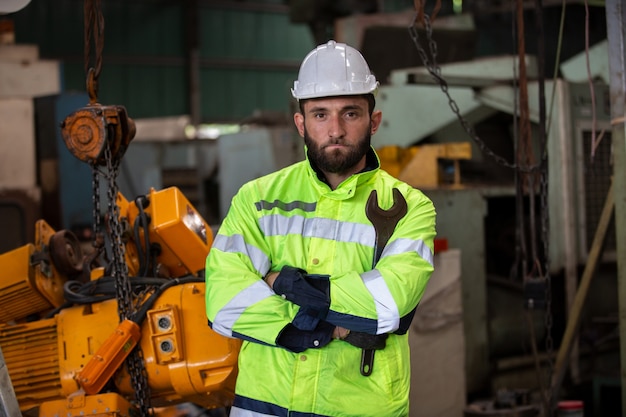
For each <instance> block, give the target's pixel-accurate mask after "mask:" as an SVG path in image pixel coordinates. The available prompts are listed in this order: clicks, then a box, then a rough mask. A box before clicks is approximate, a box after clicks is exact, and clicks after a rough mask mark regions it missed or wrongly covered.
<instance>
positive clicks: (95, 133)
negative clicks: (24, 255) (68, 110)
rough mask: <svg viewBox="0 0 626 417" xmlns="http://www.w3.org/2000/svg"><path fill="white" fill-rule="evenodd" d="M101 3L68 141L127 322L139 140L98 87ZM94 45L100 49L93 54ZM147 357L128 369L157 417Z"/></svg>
mask: <svg viewBox="0 0 626 417" xmlns="http://www.w3.org/2000/svg"><path fill="white" fill-rule="evenodd" d="M101 3H102V2H101V0H85V2H84V23H85V30H84V46H85V72H86V79H87V80H86V90H87V93H88V95H89V104H88V105H87V106H86V107H83V108H81V109H78V110H76V111H75V112H73V113H72V114H70V115H69V116H67V117H66V118H65V120H64V121H63V123H62V125H61V128H62V135H63V140H64V141H65V144H66V146H67V148H68V149H69V151H70V152H71V153H72V154H73V155H74V156H75V157H76V158H78V159H80V160H81V161H83V162H86V163H88V164H89V165H90V166H91V168H92V172H93V176H92V188H93V190H92V192H93V196H92V198H93V206H94V207H93V231H94V242H93V246H94V250H95V251H96V252H97V253H102V252H103V251H104V246H105V240H106V239H105V236H107V237H108V238H109V241H110V244H111V256H112V259H111V260H110V264H109V266H108V267H109V269H110V273H111V275H112V276H113V277H114V281H115V292H116V299H117V305H118V307H117V309H118V315H119V319H120V322H121V321H122V320H125V319H129V318H130V317H131V316H132V315H133V314H134V312H135V311H134V310H135V307H134V302H133V294H132V290H131V285H130V278H129V276H128V265H127V264H126V247H125V243H124V238H123V237H124V233H125V227H124V225H123V224H122V221H121V219H120V208H119V206H118V204H117V196H118V193H119V188H118V185H117V177H118V173H119V167H120V163H121V161H122V156H123V155H124V153H125V151H126V149H127V148H128V145H129V143H130V141H131V140H132V139H133V137H134V136H135V123H134V122H133V120H132V119H131V118H130V117H128V114H127V112H126V109H125V108H124V107H123V106H118V105H111V106H104V105H102V104H100V103H99V102H98V81H99V77H100V73H101V71H102V54H103V50H104V17H103V13H102V7H101V5H102V4H101ZM92 42H93V43H94V47H95V48H94V49H95V51H94V53H93V54H92V48H91V46H92ZM92 55H93V61H94V62H92ZM92 64H93V65H92ZM101 178H103V179H104V181H105V186H106V196H107V200H108V205H107V209H106V216H105V217H106V225H105V227H104V229H105V230H104V232H103V230H102V225H101V219H100V217H101V213H100V209H101V202H100V179H101ZM142 356H143V355H142V352H141V348H140V346H139V345H137V346H136V347H135V349H134V350H133V352H132V353H131V354H130V355H129V356H128V357H127V359H126V366H127V367H128V372H129V375H130V378H131V382H132V385H133V389H134V391H135V401H136V403H137V406H138V408H139V413H140V415H142V416H148V415H151V414H152V413H151V405H150V390H149V386H148V378H147V373H146V370H145V366H144V363H143V357H142Z"/></svg>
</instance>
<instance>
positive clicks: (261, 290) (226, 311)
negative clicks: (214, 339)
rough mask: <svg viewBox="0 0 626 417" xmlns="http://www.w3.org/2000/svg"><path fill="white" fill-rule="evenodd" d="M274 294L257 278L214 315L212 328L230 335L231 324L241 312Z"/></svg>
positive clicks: (231, 330) (231, 331) (233, 323)
mask: <svg viewBox="0 0 626 417" xmlns="http://www.w3.org/2000/svg"><path fill="white" fill-rule="evenodd" d="M273 295H274V292H273V291H272V290H271V289H270V287H268V286H267V284H266V283H265V281H263V280H261V279H259V280H258V281H257V282H255V283H254V284H252V285H250V286H249V287H248V288H246V289H244V290H243V291H241V292H239V294H237V295H236V296H235V297H234V298H233V299H232V300H230V301H229V302H228V303H227V304H226V305H225V306H224V307H222V308H221V309H220V311H219V312H218V313H217V314H216V315H215V320H213V330H215V331H216V332H217V333H219V334H221V335H224V336H228V337H232V335H233V326H234V325H235V323H236V322H237V320H239V317H241V314H242V313H243V312H244V311H245V310H246V309H247V308H248V307H250V306H251V305H253V304H256V303H258V302H259V301H261V300H264V299H266V298H267V297H271V296H273Z"/></svg>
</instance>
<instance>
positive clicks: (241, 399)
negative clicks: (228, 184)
mask: <svg viewBox="0 0 626 417" xmlns="http://www.w3.org/2000/svg"><path fill="white" fill-rule="evenodd" d="M377 87H378V82H377V81H376V78H375V77H374V75H372V74H371V73H370V70H369V68H368V66H367V63H366V62H365V60H364V59H363V57H362V56H361V54H360V53H359V52H358V51H357V50H355V49H354V48H352V47H350V46H347V45H345V44H340V43H336V42H334V41H329V42H328V43H327V44H324V45H320V46H318V47H317V48H316V49H314V50H313V51H312V52H310V53H309V54H308V55H307V57H306V58H305V59H304V61H303V62H302V65H301V67H300V72H299V75H298V81H296V82H295V83H294V88H293V90H292V93H293V95H294V97H295V98H296V99H298V101H299V105H300V112H298V113H296V114H295V115H294V122H295V124H296V127H297V129H298V132H299V133H300V135H301V136H302V137H303V138H304V143H305V148H306V155H307V160H306V161H302V162H299V163H296V164H294V165H292V166H290V167H287V168H285V169H283V170H280V171H278V172H276V173H273V174H270V175H267V176H265V177H262V178H259V179H256V180H254V181H251V182H249V183H247V184H245V185H244V186H243V187H242V188H241V189H240V191H239V192H238V193H237V195H236V196H235V197H234V199H233V201H232V205H231V208H230V210H229V212H228V215H227V216H226V218H225V219H224V222H223V224H222V225H221V227H220V230H219V232H218V234H217V236H216V238H215V241H214V244H213V247H212V249H211V252H210V254H209V256H208V258H207V264H206V282H207V286H206V290H207V292H206V305H207V316H208V318H209V322H210V323H211V325H212V327H213V329H214V330H215V331H217V332H218V333H220V334H223V335H226V336H228V337H237V338H241V339H243V340H244V342H243V345H242V348H241V351H240V354H239V374H238V379H237V385H236V396H235V401H234V405H233V407H232V409H231V416H235V417H242V416H245V417H252V416H285V417H286V416H336V417H340V416H341V417H343V416H353V417H367V416H372V417H373V416H376V417H384V416H389V417H399V416H407V415H408V409H409V408H408V407H409V405H408V396H409V381H410V375H409V371H410V364H409V346H408V338H407V334H406V332H407V331H408V327H409V324H410V321H411V319H412V317H413V313H414V310H415V308H416V306H417V304H418V302H419V300H420V298H421V296H422V294H423V292H424V288H425V286H426V284H427V282H428V279H429V278H430V275H431V273H432V271H433V239H434V236H435V210H434V207H433V205H432V203H431V202H430V200H428V199H427V198H426V197H425V196H424V195H423V194H422V193H421V192H420V191H418V190H416V189H413V188H412V187H410V186H409V185H407V184H405V183H403V182H401V181H399V180H397V179H396V178H393V177H391V176H390V175H389V174H387V173H386V172H384V171H382V170H380V168H379V166H380V164H379V161H378V157H377V156H376V153H375V152H374V150H373V148H372V147H371V145H370V140H371V135H373V134H374V133H375V132H376V130H377V129H378V127H379V126H380V123H381V119H382V114H381V112H380V111H377V110H374V104H375V100H374V92H375V91H376V89H377ZM394 189H396V190H397V191H399V192H400V194H401V195H398V194H397V191H394ZM374 190H375V191H376V193H375V195H374V200H373V203H374V204H378V205H379V206H380V208H376V207H375V208H376V209H377V210H378V211H380V210H390V209H391V208H392V207H393V206H394V203H395V205H396V206H397V207H401V206H402V202H403V201H406V205H407V210H406V213H404V212H400V213H399V215H398V216H397V217H401V218H400V219H399V220H398V219H395V220H397V225H395V228H394V227H393V225H392V226H391V230H393V234H392V235H391V237H390V238H389V240H388V242H387V243H386V246H385V247H384V250H382V254H380V252H381V251H380V249H383V248H381V247H379V246H378V247H377V244H376V242H377V239H376V237H377V232H378V233H379V236H380V233H382V231H381V230H382V229H381V225H380V224H379V225H378V226H376V227H375V225H373V224H372V222H371V221H370V220H369V219H368V216H367V214H366V205H367V204H368V203H367V201H368V198H369V197H370V194H371V193H372V191H374ZM374 211H376V210H374ZM394 211H395V210H394ZM376 223H378V222H377V221H376ZM387 226H388V225H387ZM377 249H378V250H377ZM377 253H378V254H379V255H380V259H376V258H378V256H377V255H376V254H377ZM374 353H375V355H374ZM414 360H416V361H424V366H428V358H414Z"/></svg>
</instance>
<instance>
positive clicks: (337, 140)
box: [322, 138, 349, 148]
mask: <svg viewBox="0 0 626 417" xmlns="http://www.w3.org/2000/svg"><path fill="white" fill-rule="evenodd" d="M333 145H346V146H348V145H349V144H348V143H347V142H346V140H345V139H343V138H334V139H330V140H329V141H328V142H326V143H325V144H323V145H322V148H327V147H329V146H333Z"/></svg>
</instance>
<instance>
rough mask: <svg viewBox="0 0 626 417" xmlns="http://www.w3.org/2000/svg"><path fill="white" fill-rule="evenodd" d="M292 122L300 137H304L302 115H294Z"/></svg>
mask: <svg viewBox="0 0 626 417" xmlns="http://www.w3.org/2000/svg"><path fill="white" fill-rule="evenodd" d="M293 122H294V123H295V125H296V128H297V129H298V133H299V134H300V136H302V137H304V115H303V114H302V113H299V112H298V113H294V115H293Z"/></svg>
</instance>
